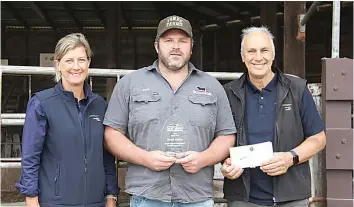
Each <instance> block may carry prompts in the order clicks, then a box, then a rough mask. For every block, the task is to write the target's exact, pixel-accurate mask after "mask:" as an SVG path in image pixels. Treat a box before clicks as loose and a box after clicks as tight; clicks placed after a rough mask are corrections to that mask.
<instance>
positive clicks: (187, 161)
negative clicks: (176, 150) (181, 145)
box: [176, 151, 204, 173]
mask: <svg viewBox="0 0 354 207" xmlns="http://www.w3.org/2000/svg"><path fill="white" fill-rule="evenodd" d="M176 157H177V158H179V159H177V160H176V164H181V165H182V167H183V169H184V170H185V171H186V172H188V173H197V172H198V171H199V170H200V169H202V168H203V167H204V166H202V163H201V161H200V159H201V157H200V152H194V151H188V152H185V153H181V154H178V155H177V156H176Z"/></svg>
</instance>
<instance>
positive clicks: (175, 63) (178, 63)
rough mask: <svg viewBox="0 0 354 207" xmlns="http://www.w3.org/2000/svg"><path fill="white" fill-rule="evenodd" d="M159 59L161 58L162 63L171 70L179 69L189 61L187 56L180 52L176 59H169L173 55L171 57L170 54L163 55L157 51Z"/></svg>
mask: <svg viewBox="0 0 354 207" xmlns="http://www.w3.org/2000/svg"><path fill="white" fill-rule="evenodd" d="M158 56H159V60H161V62H162V64H163V65H164V66H165V67H166V68H167V69H169V70H171V71H179V70H181V69H182V68H183V67H184V66H185V65H186V64H187V63H188V61H189V58H190V56H189V57H185V58H184V56H183V54H181V56H179V58H178V59H180V60H178V61H176V60H174V61H173V60H171V59H173V58H174V57H171V56H170V55H167V56H164V55H163V54H161V53H159V54H158Z"/></svg>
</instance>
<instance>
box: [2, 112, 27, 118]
mask: <svg viewBox="0 0 354 207" xmlns="http://www.w3.org/2000/svg"><path fill="white" fill-rule="evenodd" d="M1 118H2V119H25V118H26V114H24V113H23V114H21V113H5V114H1Z"/></svg>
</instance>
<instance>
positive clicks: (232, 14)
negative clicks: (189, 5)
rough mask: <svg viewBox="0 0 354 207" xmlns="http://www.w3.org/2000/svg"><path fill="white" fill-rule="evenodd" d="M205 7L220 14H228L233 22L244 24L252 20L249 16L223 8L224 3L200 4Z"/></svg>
mask: <svg viewBox="0 0 354 207" xmlns="http://www.w3.org/2000/svg"><path fill="white" fill-rule="evenodd" d="M200 3H202V4H201V5H203V6H204V7H206V8H208V9H211V10H214V11H217V12H218V13H222V14H226V15H228V16H230V17H231V18H232V19H233V20H241V21H243V22H250V21H251V18H250V17H249V16H245V15H241V14H240V13H239V12H235V11H233V10H231V9H229V8H227V7H224V6H222V4H223V3H217V2H212V1H204V2H200Z"/></svg>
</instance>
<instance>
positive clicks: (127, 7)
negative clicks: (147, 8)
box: [121, 1, 133, 31]
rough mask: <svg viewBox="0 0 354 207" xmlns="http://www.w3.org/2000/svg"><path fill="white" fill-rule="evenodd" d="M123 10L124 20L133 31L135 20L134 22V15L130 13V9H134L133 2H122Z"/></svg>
mask: <svg viewBox="0 0 354 207" xmlns="http://www.w3.org/2000/svg"><path fill="white" fill-rule="evenodd" d="M121 10H122V15H123V18H124V21H125V22H126V25H127V26H128V30H129V31H132V28H133V22H132V16H131V15H128V12H127V11H129V10H132V6H131V2H126V1H125V2H123V1H122V2H121Z"/></svg>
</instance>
